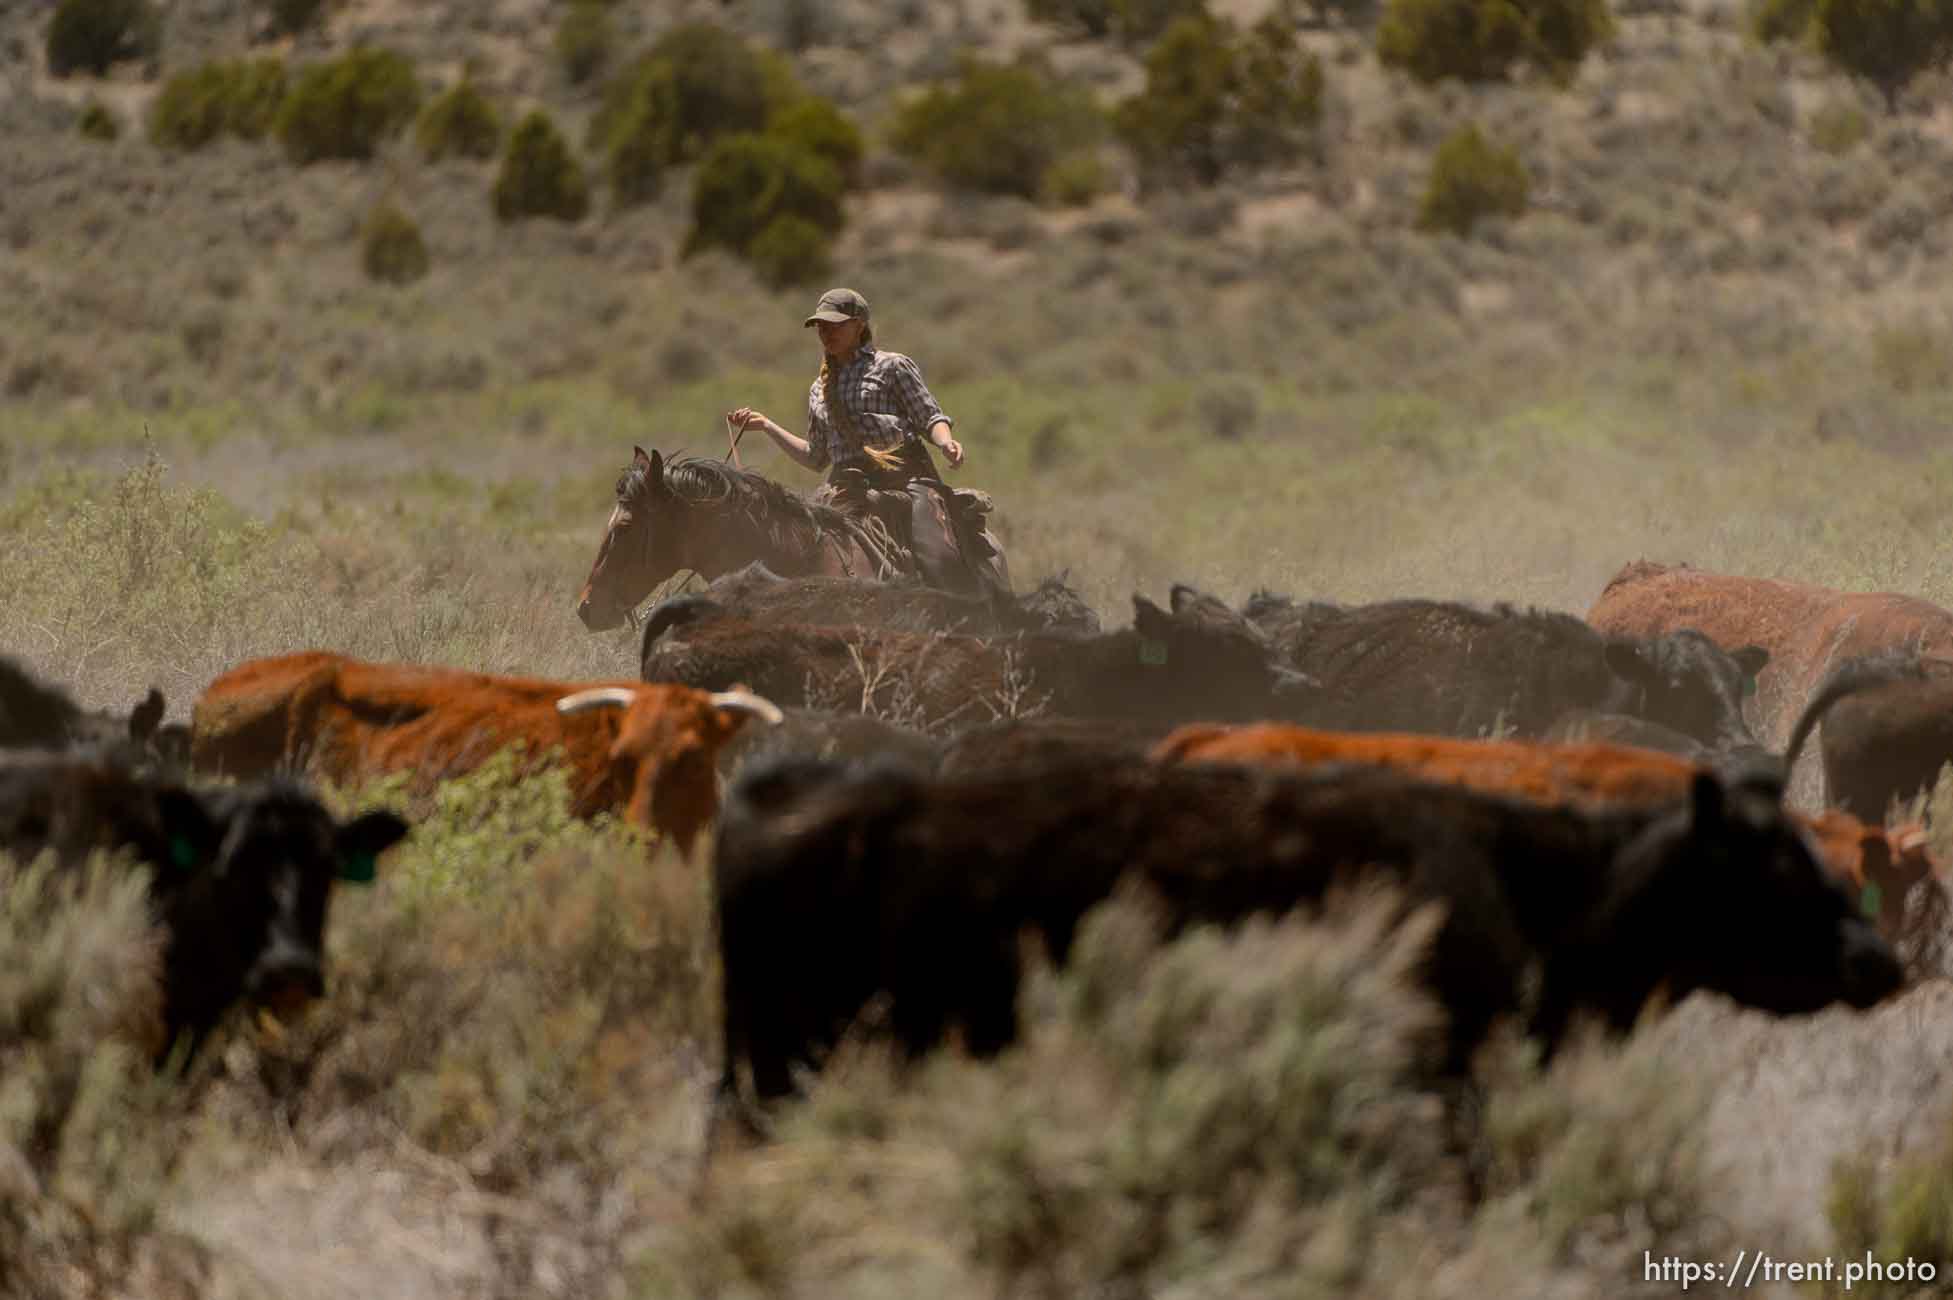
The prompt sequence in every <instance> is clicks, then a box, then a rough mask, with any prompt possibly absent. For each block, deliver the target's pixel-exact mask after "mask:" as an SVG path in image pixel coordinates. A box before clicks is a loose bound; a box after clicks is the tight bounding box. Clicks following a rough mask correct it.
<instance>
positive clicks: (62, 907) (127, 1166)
mask: <svg viewBox="0 0 1953 1300" xmlns="http://www.w3.org/2000/svg"><path fill="white" fill-rule="evenodd" d="M146 875H147V873H146V872H143V871H133V870H130V869H128V868H127V867H126V866H117V865H111V864H110V863H109V862H108V861H107V860H106V859H105V858H103V857H100V856H98V857H96V858H94V859H91V861H90V862H89V863H88V865H87V867H86V868H85V869H83V870H68V869H57V868H55V867H54V866H53V865H52V863H51V862H50V861H49V860H47V859H45V858H44V859H43V860H41V861H40V862H37V863H33V864H28V865H17V864H16V863H15V862H14V861H13V860H12V859H11V858H6V857H0V951H4V952H6V953H7V961H6V965H5V970H4V972H0V1079H4V1080H5V1081H6V1086H5V1089H4V1093H0V1095H4V1097H5V1104H4V1105H0V1152H5V1153H6V1158H7V1160H8V1166H7V1169H8V1173H7V1176H6V1177H5V1178H0V1259H4V1260H5V1261H6V1274H5V1276H6V1279H7V1285H6V1288H5V1289H6V1292H7V1294H8V1295H21V1296H26V1295H47V1296H54V1295H74V1294H102V1295H107V1294H137V1293H142V1292H146V1291H148V1290H149V1288H150V1287H154V1286H156V1281H155V1280H154V1279H150V1280H148V1282H147V1284H146V1285H144V1284H140V1283H138V1284H135V1285H129V1283H130V1282H132V1281H133V1279H129V1278H124V1279H122V1284H121V1285H116V1284H114V1282H113V1279H112V1275H113V1274H115V1273H117V1272H120V1271H123V1270H127V1269H128V1263H127V1262H126V1261H127V1260H128V1259H129V1258H130V1256H132V1255H133V1254H134V1251H133V1249H132V1247H134V1246H135V1244H136V1241H135V1239H136V1238H140V1237H143V1236H148V1235H150V1234H151V1233H153V1232H155V1231H156V1230H157V1229H156V1222H157V1218H158V1215H159V1212H160V1211H161V1209H162V1208H163V1206H164V1205H165V1203H166V1201H167V1199H168V1198H167V1193H168V1190H169V1174H170V1170H169V1136H170V1129H171V1125H172V1121H171V1108H172V1106H173V1105H180V1101H181V1094H180V1093H179V1092H178V1091H177V1090H176V1088H175V1087H174V1086H173V1083H172V1081H171V1080H169V1079H168V1078H166V1077H164V1076H162V1075H159V1074H158V1073H157V1072H156V1071H154V1070H152V1069H150V1068H149V1066H148V1062H147V1061H146V1060H145V1059H144V1058H145V1056H146V1054H147V1051H148V1050H149V1049H151V1048H153V1047H154V1046H156V1045H157V1043H158V1042H159V1041H160V1034H159V1032H158V1031H159V1030H160V1024H159V1020H158V1018H159V1016H160V1012H161V1005H160V1001H161V1000H160V997H159V994H160V992H161V985H160V981H159V979H158V975H159V973H160V957H161V949H160V944H159V942H158V940H159V937H160V936H159V935H158V934H157V932H156V930H155V928H154V925H153V923H152V921H151V919H150V915H149V903H148V896H147V895H148V890H147V883H146ZM118 1254H119V1255H121V1257H122V1261H123V1262H121V1263H120V1264H118V1262H117V1261H116V1260H115V1258H114V1257H115V1256H117V1255H118ZM105 1275H107V1276H105ZM185 1280H187V1279H185ZM166 1290H167V1291H169V1292H176V1291H177V1286H176V1285H170V1286H168V1287H167V1288H166Z"/></svg>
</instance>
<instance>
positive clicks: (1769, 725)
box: [1587, 560, 1953, 813]
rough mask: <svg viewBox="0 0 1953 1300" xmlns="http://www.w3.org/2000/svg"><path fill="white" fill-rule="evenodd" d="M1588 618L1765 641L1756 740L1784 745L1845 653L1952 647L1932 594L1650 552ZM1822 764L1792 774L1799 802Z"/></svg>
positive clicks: (1608, 624)
mask: <svg viewBox="0 0 1953 1300" xmlns="http://www.w3.org/2000/svg"><path fill="white" fill-rule="evenodd" d="M1587 621H1588V622H1589V623H1591V624H1592V625H1593V626H1594V627H1595V628H1596V629H1598V630H1599V631H1601V632H1605V633H1608V634H1611V635H1614V636H1635V637H1649V636H1659V635H1661V634H1663V633H1666V632H1673V631H1676V630H1678V629H1680V628H1689V627H1692V628H1695V629H1696V630H1697V631H1700V632H1702V633H1704V634H1705V635H1707V636H1708V637H1709V638H1710V639H1711V640H1713V641H1715V642H1716V643H1717V644H1718V645H1722V646H1738V645H1750V644H1755V645H1760V646H1762V647H1763V648H1764V649H1766V650H1768V651H1769V652H1770V661H1769V663H1767V664H1766V665H1764V667H1763V670H1762V671H1761V672H1760V673H1758V674H1757V678H1756V687H1757V691H1756V699H1755V701H1754V703H1753V704H1752V706H1751V707H1752V709H1753V713H1754V716H1753V718H1752V721H1753V722H1754V723H1755V724H1756V732H1757V737H1758V739H1760V740H1762V741H1763V743H1764V744H1766V745H1768V746H1770V747H1772V748H1774V749H1777V750H1779V751H1781V750H1782V749H1783V747H1784V745H1785V743H1786V742H1787V741H1788V739H1789V737H1790V732H1791V729H1792V727H1794V726H1795V725H1796V721H1797V717H1798V715H1799V713H1800V712H1802V710H1803V708H1804V706H1805V704H1806V703H1807V702H1808V701H1809V700H1810V698H1811V696H1812V693H1813V692H1814V691H1816V690H1817V688H1818V686H1819V684H1820V683H1821V682H1822V681H1823V680H1824V679H1825V678H1826V677H1827V676H1828V675H1829V674H1830V672H1831V671H1832V669H1833V668H1835V667H1836V666H1837V665H1838V664H1840V663H1842V662H1843V661H1845V660H1848V659H1853V658H1857V657H1861V656H1866V655H1877V654H1885V653H1889V652H1894V651H1905V652H1911V653H1915V654H1940V655H1944V654H1948V653H1953V612H1948V611H1947V610H1944V609H1941V608H1940V607H1939V606H1938V605H1934V604H1932V603H1930V602H1928V601H1924V600H1918V599H1916V598H1914V597H1911V596H1900V595H1895V594H1893V593H1890V592H1846V591H1833V590H1831V589H1829V588H1826V587H1812V586H1807V585H1805V584H1803V583H1797V582H1784V581H1780V580H1778V579H1774V578H1742V577H1733V576H1730V575H1728V574H1721V573H1705V572H1703V571H1702V570H1700V569H1694V568H1690V567H1689V566H1688V565H1686V564H1678V565H1666V564H1655V563H1652V562H1650V561H1647V560H1636V561H1635V562H1634V563H1632V564H1630V565H1628V566H1627V567H1626V568H1624V569H1622V570H1621V571H1620V572H1619V573H1617V574H1615V575H1614V579H1613V581H1611V582H1609V583H1608V584H1607V587H1606V589H1605V590H1603V591H1602V592H1601V593H1600V599H1599V600H1597V601H1595V602H1594V606H1593V608H1592V609H1590V610H1588V611H1587ZM1818 768H1819V763H1818V759H1817V757H1816V756H1815V755H1811V756H1808V757H1806V758H1803V759H1801V760H1800V761H1799V762H1798V764H1797V769H1796V771H1794V772H1793V773H1792V780H1791V792H1792V794H1793V795H1794V796H1795V797H1796V798H1797V801H1798V802H1799V803H1803V804H1806V805H1809V806H1816V805H1817V804H1818V803H1819V802H1820V800H1819V788H1818V787H1819V785H1820V777H1819V770H1818ZM1858 811H1859V812H1861V813H1863V812H1865V811H1866V810H1864V809H1859V810H1858Z"/></svg>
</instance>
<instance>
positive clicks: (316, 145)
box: [274, 49, 420, 166]
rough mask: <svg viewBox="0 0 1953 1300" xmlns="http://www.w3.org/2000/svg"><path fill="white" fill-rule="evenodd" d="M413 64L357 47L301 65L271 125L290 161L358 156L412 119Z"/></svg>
mask: <svg viewBox="0 0 1953 1300" xmlns="http://www.w3.org/2000/svg"><path fill="white" fill-rule="evenodd" d="M419 108H420V87H419V86H418V85H417V84H416V83H415V81H414V65H413V63H412V62H410V61H409V60H408V59H407V58H406V56H404V55H401V54H396V53H395V52H393V51H392V50H383V49H359V50H353V51H350V52H349V53H346V54H342V55H341V56H339V57H338V58H336V59H332V60H330V61H328V62H325V63H319V64H314V65H313V66H312V67H310V68H307V69H306V70H305V71H304V73H303V74H301V75H300V76H299V78H298V81H297V83H296V84H295V85H293V87H292V89H291V93H290V94H288V95H287V96H286V97H285V102H284V103H283V104H282V105H281V106H280V107H279V110H278V118H277V121H276V123H275V128H274V129H275V130H276V131H277V132H278V138H279V140H280V141H282V142H283V144H284V146H285V152H286V153H287V154H288V155H289V156H290V157H291V160H292V161H293V162H295V163H298V164H300V165H301V166H303V165H304V164H306V163H313V162H318V161H320V160H322V159H327V158H344V159H350V160H353V161H364V160H366V159H368V158H371V157H372V156H373V154H374V152H375V151H376V150H377V149H378V148H379V146H380V144H381V142H382V141H384V140H385V139H386V138H387V137H388V136H390V135H392V134H394V133H395V132H397V131H399V130H400V129H401V128H403V127H404V126H406V125H407V123H409V122H411V121H413V120H414V114H415V112H416V111H418V110H419Z"/></svg>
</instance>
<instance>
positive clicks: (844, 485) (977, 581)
mask: <svg viewBox="0 0 1953 1300" xmlns="http://www.w3.org/2000/svg"><path fill="white" fill-rule="evenodd" d="M821 496H822V497H823V498H825V500H826V502H827V503H828V504H829V505H832V506H834V507H835V508H836V509H838V510H840V511H842V512H843V513H844V514H847V515H849V516H851V517H853V518H855V519H857V520H862V521H867V520H872V521H874V522H876V523H879V524H880V525H881V528H882V531H884V532H885V533H886V534H887V537H888V540H889V541H890V542H892V543H893V544H894V546H896V547H897V548H899V549H900V550H901V551H902V552H904V553H905V554H904V555H902V556H901V557H893V556H891V557H887V558H889V559H898V558H899V559H906V560H908V561H909V563H908V564H906V565H904V564H899V563H897V564H896V565H894V566H892V567H894V568H895V569H896V570H897V571H900V570H902V569H912V570H913V571H914V572H916V573H918V574H920V575H921V577H922V578H923V579H924V580H925V581H927V582H928V583H929V584H930V585H931V586H937V587H942V588H944V589H946V590H949V591H966V592H981V591H994V592H1001V593H1002V594H1005V595H1008V594H1009V592H1010V571H1009V568H1008V566H1007V564H1006V562H1005V560H1004V548H1003V546H1002V545H1001V544H1000V543H999V542H998V541H997V538H996V535H995V534H993V533H992V532H991V531H990V529H989V526H988V525H987V524H986V523H985V521H984V516H986V515H988V514H989V513H990V512H991V510H992V509H993V508H994V503H993V502H992V501H991V498H990V494H989V493H988V492H984V491H981V490H979V489H976V488H951V487H950V486H949V485H948V484H946V483H944V482H942V481H941V480H939V479H925V478H915V479H911V480H909V482H908V484H907V485H906V487H903V488H893V487H876V486H873V485H872V484H871V482H870V480H869V477H868V475H867V474H866V473H864V472H863V471H861V470H859V469H841V470H836V471H834V473H833V475H832V476H831V477H829V479H828V481H827V483H826V484H824V485H823V487H822V490H821Z"/></svg>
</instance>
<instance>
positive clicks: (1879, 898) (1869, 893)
mask: <svg viewBox="0 0 1953 1300" xmlns="http://www.w3.org/2000/svg"><path fill="white" fill-rule="evenodd" d="M1884 908H1885V891H1884V890H1882V889H1880V888H1879V887H1878V885H1877V884H1876V883H1874V882H1871V881H1867V882H1866V884H1865V892H1864V893H1862V894H1860V895H1858V910H1859V911H1861V912H1863V913H1864V914H1865V917H1866V919H1867V920H1873V921H1875V920H1877V919H1878V914H1879V913H1880V912H1881V911H1883V910H1884Z"/></svg>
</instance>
